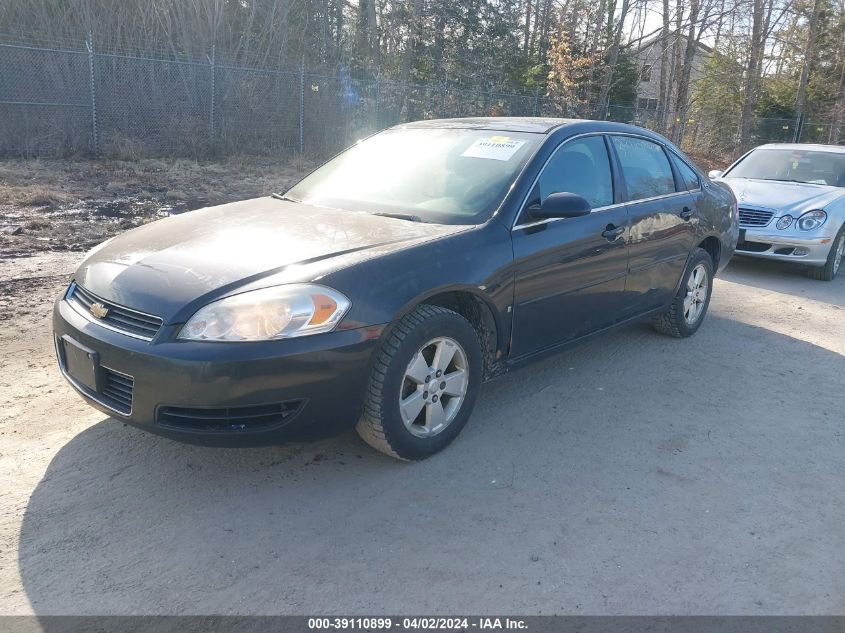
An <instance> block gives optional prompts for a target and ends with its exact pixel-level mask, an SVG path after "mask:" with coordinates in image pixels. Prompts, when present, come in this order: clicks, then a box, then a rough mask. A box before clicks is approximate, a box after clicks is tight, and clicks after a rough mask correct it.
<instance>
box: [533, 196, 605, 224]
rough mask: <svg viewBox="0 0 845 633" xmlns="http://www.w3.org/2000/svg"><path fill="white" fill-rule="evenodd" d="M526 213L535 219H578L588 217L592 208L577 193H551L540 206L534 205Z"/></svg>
mask: <svg viewBox="0 0 845 633" xmlns="http://www.w3.org/2000/svg"><path fill="white" fill-rule="evenodd" d="M528 211H529V212H530V213H531V215H532V216H533V217H535V218H538V219H541V220H544V219H547V218H578V217H581V216H582V215H590V211H592V207H591V206H590V203H589V202H588V201H587V199H586V198H584V197H582V196H579V195H578V194H577V193H568V192H561V193H552V194H549V195H548V196H547V197H546V199H545V200H543V202H542V203H541V204H534V205H531V207H529V209H528Z"/></svg>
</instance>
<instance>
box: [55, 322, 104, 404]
mask: <svg viewBox="0 0 845 633" xmlns="http://www.w3.org/2000/svg"><path fill="white" fill-rule="evenodd" d="M62 347H63V350H64V361H65V371H66V372H67V373H68V376H70V377H71V378H73V379H74V380H75V381H76V382H78V383H79V384H81V385H82V386H83V387H88V389H91V390H92V391H98V389H97V387H98V386H99V380H98V379H99V374H100V355H99V354H97V352H95V351H94V350H92V349H90V348H88V347H85V346H84V345H83V344H82V343H80V342H79V341H77V340H76V339H73V338H71V337H70V336H68V335H65V336H63V337H62Z"/></svg>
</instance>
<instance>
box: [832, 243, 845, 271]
mask: <svg viewBox="0 0 845 633" xmlns="http://www.w3.org/2000/svg"><path fill="white" fill-rule="evenodd" d="M843 257H845V233H843V234H842V236H841V237H840V238H839V244H837V246H836V255H834V257H833V274H834V276H835V275H836V273H838V272H839V266H840V265H841V264H842V258H843Z"/></svg>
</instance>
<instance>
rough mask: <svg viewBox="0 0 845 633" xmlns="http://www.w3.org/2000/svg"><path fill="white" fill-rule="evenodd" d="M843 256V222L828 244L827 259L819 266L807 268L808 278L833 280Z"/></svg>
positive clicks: (844, 249)
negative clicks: (831, 241)
mask: <svg viewBox="0 0 845 633" xmlns="http://www.w3.org/2000/svg"><path fill="white" fill-rule="evenodd" d="M843 257H845V224H843V225H842V228H841V229H839V233H837V234H836V237H835V238H833V243H832V244H831V245H830V252H829V253H828V254H827V261H826V262H825V264H824V266H821V267H819V268H808V269H807V276H808V277H809V278H810V279H818V280H819V281H833V278H834V277H836V275H837V273H838V272H839V268H840V267H841V266H842V258H843Z"/></svg>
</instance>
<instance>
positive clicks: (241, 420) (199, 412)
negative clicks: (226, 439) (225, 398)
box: [156, 400, 303, 432]
mask: <svg viewBox="0 0 845 633" xmlns="http://www.w3.org/2000/svg"><path fill="white" fill-rule="evenodd" d="M302 404H303V401H302V400H289V401H287V402H279V403H276V404H263V405H257V406H251V407H226V408H220V409H200V408H186V407H160V408H159V409H158V414H157V415H156V422H157V423H158V424H161V425H162V426H167V427H171V428H177V429H190V430H192V431H217V432H225V431H229V432H238V431H253V430H257V429H265V428H270V427H274V426H281V425H282V424H285V423H286V422H289V421H290V419H291V418H293V416H294V415H296V413H297V412H298V411H299V410H300V408H302Z"/></svg>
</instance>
